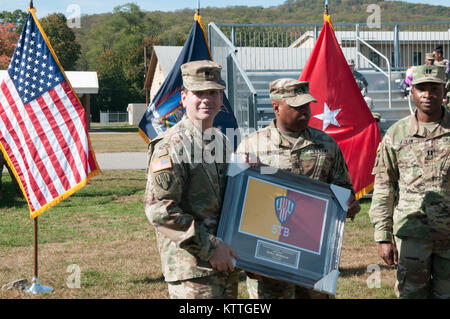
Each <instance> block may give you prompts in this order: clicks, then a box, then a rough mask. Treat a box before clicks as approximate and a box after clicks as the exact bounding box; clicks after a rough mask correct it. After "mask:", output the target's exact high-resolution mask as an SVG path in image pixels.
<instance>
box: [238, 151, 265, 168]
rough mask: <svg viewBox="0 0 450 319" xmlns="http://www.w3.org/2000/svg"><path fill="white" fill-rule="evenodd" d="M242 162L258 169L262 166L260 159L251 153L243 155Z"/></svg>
mask: <svg viewBox="0 0 450 319" xmlns="http://www.w3.org/2000/svg"><path fill="white" fill-rule="evenodd" d="M242 160H243V161H244V163H247V164H248V165H250V166H251V167H258V166H259V165H261V161H260V160H259V158H258V157H257V156H255V155H253V154H250V153H245V154H243V155H242Z"/></svg>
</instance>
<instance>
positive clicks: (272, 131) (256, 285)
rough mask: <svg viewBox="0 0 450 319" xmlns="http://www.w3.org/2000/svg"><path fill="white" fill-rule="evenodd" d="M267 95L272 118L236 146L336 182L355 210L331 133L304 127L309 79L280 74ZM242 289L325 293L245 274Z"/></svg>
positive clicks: (256, 293)
mask: <svg viewBox="0 0 450 319" xmlns="http://www.w3.org/2000/svg"><path fill="white" fill-rule="evenodd" d="M269 89H270V99H271V101H272V108H273V111H274V113H275V119H274V120H273V121H272V122H271V123H270V125H269V126H268V127H265V128H263V129H261V130H259V131H257V132H255V133H253V134H251V135H249V136H248V137H247V138H245V139H244V140H243V141H242V143H241V144H240V145H239V147H238V149H237V153H239V154H245V155H247V154H248V160H249V161H250V162H251V161H252V157H253V158H256V159H257V160H258V161H260V162H261V163H262V164H266V165H269V166H272V167H276V168H279V169H284V170H287V171H290V172H292V173H296V174H299V175H304V176H307V177H310V178H314V179H318V180H320V181H323V182H326V183H329V184H336V185H339V186H342V187H345V188H348V189H350V190H351V191H352V195H351V196H350V198H349V200H348V202H347V205H348V206H349V210H348V212H347V217H349V218H353V217H354V216H355V215H356V214H357V213H358V212H359V209H360V207H359V202H358V201H357V200H356V199H355V196H354V194H355V191H354V189H353V186H352V183H351V180H350V175H349V173H348V169H347V165H346V163H345V160H344V156H343V155H342V152H341V150H340V148H339V146H338V145H337V143H336V142H335V141H334V140H333V138H332V137H331V136H329V135H328V134H327V133H325V132H323V131H320V130H317V129H314V128H312V127H309V126H308V123H309V120H310V118H311V109H310V106H309V104H310V102H316V100H315V99H314V97H313V96H312V95H311V94H310V93H309V83H308V82H299V81H297V80H294V79H289V78H283V79H278V80H275V81H273V82H271V83H270V86H269ZM247 288H248V291H249V295H250V297H251V298H255V299H256V298H263V299H267V298H323V297H326V296H327V295H325V294H319V293H317V292H314V291H313V290H312V289H307V288H303V287H300V286H296V285H295V284H293V283H288V282H284V281H281V280H275V279H271V278H267V277H262V276H255V275H254V274H249V278H247Z"/></svg>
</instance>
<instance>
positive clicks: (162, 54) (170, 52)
mask: <svg viewBox="0 0 450 319" xmlns="http://www.w3.org/2000/svg"><path fill="white" fill-rule="evenodd" d="M182 49H183V47H181V46H154V47H153V50H152V57H151V59H150V64H149V68H148V71H147V75H146V78H145V84H144V89H147V90H150V88H151V87H152V83H153V78H154V75H155V71H156V66H157V65H158V63H159V65H160V67H161V71H162V73H163V76H164V78H166V77H167V75H169V73H170V71H171V70H172V68H173V66H174V64H175V62H176V61H177V59H178V56H179V55H180V53H181V50H182Z"/></svg>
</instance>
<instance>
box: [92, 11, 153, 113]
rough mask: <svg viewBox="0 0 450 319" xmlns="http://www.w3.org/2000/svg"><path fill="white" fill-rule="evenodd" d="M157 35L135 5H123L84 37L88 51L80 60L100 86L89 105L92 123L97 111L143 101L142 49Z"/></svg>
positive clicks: (117, 108) (151, 24)
mask: <svg viewBox="0 0 450 319" xmlns="http://www.w3.org/2000/svg"><path fill="white" fill-rule="evenodd" d="M158 32H159V23H157V22H155V20H153V19H150V18H149V17H147V15H146V14H145V13H144V12H142V11H141V10H140V8H139V6H137V5H136V4H126V5H122V6H118V7H116V8H114V11H113V14H112V15H109V14H108V15H107V16H105V18H103V19H100V20H99V21H98V23H97V26H94V27H93V28H92V29H91V31H90V33H89V34H88V35H85V39H86V41H85V42H86V43H87V45H86V47H87V48H88V50H87V52H86V55H85V56H83V58H84V59H86V62H87V64H88V67H89V69H90V70H95V71H97V73H98V77H99V85H100V91H99V94H98V95H97V97H96V98H95V99H94V101H93V103H92V105H91V111H92V115H93V120H95V119H96V118H97V117H98V113H97V112H99V111H100V110H110V111H125V110H126V107H127V105H128V104H129V103H133V102H142V101H145V91H144V89H143V87H144V75H145V74H144V54H143V53H144V45H146V46H147V48H148V45H149V44H153V43H155V42H157V39H158V37H157V35H158ZM84 45H85V44H83V46H84Z"/></svg>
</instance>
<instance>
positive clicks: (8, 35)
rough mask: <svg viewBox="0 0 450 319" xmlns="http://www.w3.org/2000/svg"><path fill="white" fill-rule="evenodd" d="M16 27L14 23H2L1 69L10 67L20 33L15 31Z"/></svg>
mask: <svg viewBox="0 0 450 319" xmlns="http://www.w3.org/2000/svg"><path fill="white" fill-rule="evenodd" d="M15 27H16V26H15V25H14V24H12V23H7V24H0V69H6V68H8V65H9V62H10V61H11V57H12V55H13V53H14V49H15V48H16V43H17V40H18V39H19V35H18V34H17V33H16V32H14V30H15Z"/></svg>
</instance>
